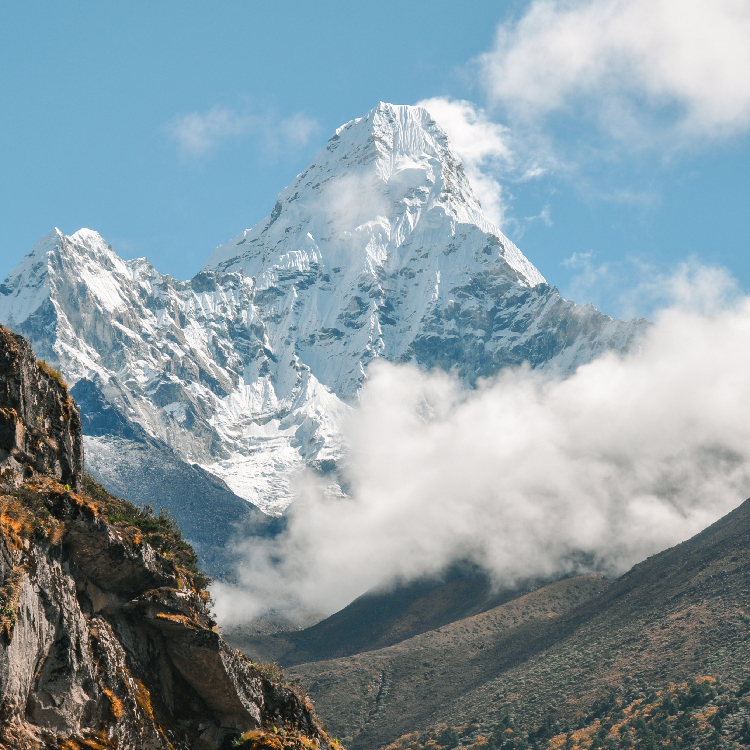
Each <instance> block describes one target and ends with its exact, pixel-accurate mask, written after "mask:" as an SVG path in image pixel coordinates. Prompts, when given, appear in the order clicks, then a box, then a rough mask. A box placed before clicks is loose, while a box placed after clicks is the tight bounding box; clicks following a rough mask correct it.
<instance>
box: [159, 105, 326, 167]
mask: <svg viewBox="0 0 750 750" xmlns="http://www.w3.org/2000/svg"><path fill="white" fill-rule="evenodd" d="M319 130H320V128H319V126H318V122H317V120H314V119H313V118H310V117H307V116H306V115H304V114H302V113H296V114H294V115H292V116H291V117H288V118H285V119H281V120H279V119H278V118H276V117H273V116H271V115H268V114H266V115H256V114H240V113H238V112H236V111H235V110H233V109H229V108H228V107H212V108H211V109H210V110H208V111H207V112H203V113H201V112H191V113H190V114H187V115H181V116H179V117H175V118H174V119H173V120H172V121H171V122H170V123H168V124H167V125H166V131H167V133H168V134H169V136H170V137H171V138H173V139H174V140H175V141H176V142H177V145H178V146H179V148H180V150H181V151H182V152H183V153H184V154H186V155H188V156H203V155H204V154H206V153H208V152H209V151H211V150H212V149H214V148H215V147H217V146H218V145H219V144H220V143H221V142H222V141H225V140H227V139H228V138H232V137H237V136H242V135H248V134H254V135H256V136H260V137H261V139H262V140H263V141H264V145H265V146H266V148H268V149H269V150H271V151H273V152H276V151H278V150H280V149H282V148H302V147H304V146H306V145H307V144H308V143H309V142H310V140H311V139H312V137H314V136H315V135H316V134H317V133H318V132H319Z"/></svg>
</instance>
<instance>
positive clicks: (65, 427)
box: [0, 326, 83, 489]
mask: <svg viewBox="0 0 750 750" xmlns="http://www.w3.org/2000/svg"><path fill="white" fill-rule="evenodd" d="M34 474H47V475H50V476H53V477H55V478H56V479H58V480H59V481H60V482H62V483H63V484H68V485H70V486H71V487H73V488H75V489H80V485H81V479H82V477H83V437H82V435H81V418H80V415H79V413H78V408H77V407H76V405H75V402H74V401H73V400H72V399H71V398H70V396H69V395H68V389H67V388H66V387H65V384H64V383H63V382H62V378H61V376H60V373H58V372H56V371H55V370H53V369H52V368H50V367H48V366H47V365H46V364H45V363H44V362H37V360H36V357H35V356H34V353H33V352H32V350H31V347H30V346H29V344H28V343H27V342H26V340H25V339H24V338H22V337H21V336H16V335H14V334H12V333H11V332H10V331H8V330H6V329H5V328H2V327H1V326H0V480H2V481H3V482H4V483H6V484H14V485H16V486H18V485H20V484H21V482H23V480H24V479H29V478H30V477H32V476H33V475H34Z"/></svg>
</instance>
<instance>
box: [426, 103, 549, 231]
mask: <svg viewBox="0 0 750 750" xmlns="http://www.w3.org/2000/svg"><path fill="white" fill-rule="evenodd" d="M418 105H419V106H421V107H424V108H425V109H426V110H427V111H428V112H429V113H430V114H431V115H432V116H433V117H434V118H435V121H436V122H437V123H438V124H439V125H440V127H441V128H443V130H445V132H446V133H447V134H448V138H449V139H450V142H451V145H452V147H453V149H454V150H455V151H456V153H457V154H458V155H459V156H460V157H461V160H462V161H463V163H464V167H465V169H466V174H467V176H468V177H469V181H470V182H471V186H472V188H473V190H474V194H475V195H476V197H477V198H478V199H479V202H480V203H481V204H482V209H483V211H484V214H485V216H486V217H487V218H488V219H489V220H490V221H491V222H493V223H494V224H496V225H497V226H498V227H500V228H502V227H503V226H504V225H505V224H506V223H507V221H508V219H509V206H508V201H507V200H506V196H505V194H504V188H503V185H502V181H503V180H504V179H505V180H508V181H511V180H527V179H533V178H535V177H541V176H542V175H544V174H545V173H546V172H547V171H548V169H549V166H548V165H542V164H541V163H539V160H538V159H537V160H534V161H533V162H532V161H530V160H529V159H528V158H527V157H526V155H521V154H520V153H518V152H517V151H516V150H514V147H513V137H512V133H511V131H510V130H509V129H508V128H507V127H505V126H504V125H501V124H499V123H497V122H494V121H493V120H492V119H491V118H490V117H489V116H488V115H487V113H486V112H485V111H484V110H483V109H482V108H481V107H478V106H476V105H475V104H473V103H472V102H469V101H466V100H461V99H450V98H447V97H433V98H432V99H424V100H422V101H421V102H418Z"/></svg>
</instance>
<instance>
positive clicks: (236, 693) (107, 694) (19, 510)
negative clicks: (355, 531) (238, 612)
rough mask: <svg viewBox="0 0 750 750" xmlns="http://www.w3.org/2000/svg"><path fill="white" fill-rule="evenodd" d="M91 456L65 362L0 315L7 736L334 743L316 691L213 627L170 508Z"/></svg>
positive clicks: (200, 748)
mask: <svg viewBox="0 0 750 750" xmlns="http://www.w3.org/2000/svg"><path fill="white" fill-rule="evenodd" d="M83 462H84V456H83V451H82V437H81V430H80V415H79V412H78V407H77V405H76V403H75V401H73V399H71V398H70V395H69V393H68V390H67V387H66V385H65V383H64V382H63V381H62V378H61V375H60V373H59V372H57V371H55V370H53V369H52V368H50V367H49V366H48V365H47V364H46V363H44V362H38V361H37V360H36V358H35V357H34V355H33V353H32V351H31V348H30V346H29V345H28V343H27V342H26V341H25V340H24V339H23V338H21V337H20V336H14V335H13V334H11V333H10V332H9V331H7V330H5V329H3V328H0V748H2V750H32V749H37V748H42V747H43V748H54V749H56V750H83V748H90V749H91V750H106V749H107V748H112V749H113V750H114V749H115V748H118V749H119V750H142V748H149V749H150V750H210V749H211V748H215V749H216V748H220V747H221V748H225V747H229V746H231V747H239V748H246V750H250V748H261V747H268V748H274V749H275V750H282V748H289V750H312V749H313V748H317V747H322V748H329V747H330V746H331V741H330V740H329V739H328V737H327V735H326V734H325V732H324V731H323V730H322V728H321V727H320V725H319V724H318V722H317V719H316V717H315V715H314V712H313V707H312V704H311V703H310V700H309V698H308V697H307V696H306V695H305V694H304V693H302V692H300V691H299V689H293V688H292V687H291V686H289V685H288V684H287V683H286V682H285V680H284V679H283V676H282V675H281V674H280V673H279V672H278V671H277V670H275V669H274V668H268V667H263V666H260V665H257V664H253V663H252V662H250V661H249V660H247V659H245V658H244V657H242V655H241V654H239V653H238V652H236V651H234V650H233V649H232V648H231V647H229V645H228V644H227V643H226V642H225V641H224V640H223V639H222V638H221V636H220V635H219V634H218V633H217V632H216V624H215V622H214V621H213V620H212V618H211V613H210V598H209V595H208V593H207V592H206V591H205V590H204V586H205V584H206V580H205V578H204V577H203V576H202V574H201V573H200V572H199V571H198V569H197V567H196V557H195V554H194V552H193V550H192V549H191V548H190V546H189V545H188V544H187V543H186V542H185V541H184V540H183V539H182V535H181V533H180V531H179V529H178V528H177V527H176V526H175V524H174V522H173V521H172V519H171V518H170V517H169V516H167V515H164V514H159V515H154V513H153V512H152V511H151V510H148V509H146V510H142V509H139V508H137V507H136V506H134V505H132V504H130V503H128V502H126V501H123V500H120V499H118V498H116V497H114V496H112V495H111V494H110V493H108V492H107V491H106V490H105V489H104V488H103V487H102V486H101V485H99V484H97V483H96V482H95V481H93V480H92V479H91V478H89V477H86V476H85V475H84V471H83V469H84V463H83Z"/></svg>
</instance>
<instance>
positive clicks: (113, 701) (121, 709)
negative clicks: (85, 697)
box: [102, 688, 125, 719]
mask: <svg viewBox="0 0 750 750" xmlns="http://www.w3.org/2000/svg"><path fill="white" fill-rule="evenodd" d="M102 692H103V693H104V695H106V696H107V698H109V703H110V705H111V707H112V714H113V715H114V717H115V719H120V718H122V716H123V715H124V714H125V705H124V704H123V702H122V701H121V700H120V699H119V698H118V697H117V696H116V695H115V694H114V693H113V692H112V691H111V690H108V689H107V688H104V690H103V691H102Z"/></svg>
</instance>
